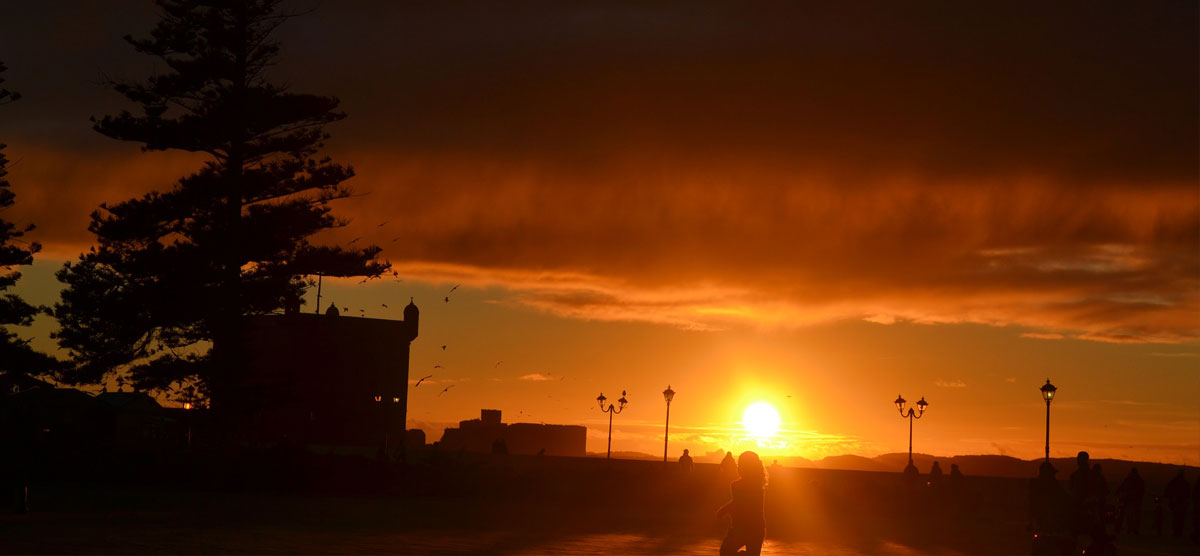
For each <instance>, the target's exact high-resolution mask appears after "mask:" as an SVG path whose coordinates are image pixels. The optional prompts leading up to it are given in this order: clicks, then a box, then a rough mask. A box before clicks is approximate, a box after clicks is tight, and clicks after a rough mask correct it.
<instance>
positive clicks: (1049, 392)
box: [1042, 378, 1058, 461]
mask: <svg viewBox="0 0 1200 556" xmlns="http://www.w3.org/2000/svg"><path fill="white" fill-rule="evenodd" d="M1057 391H1058V388H1055V387H1054V385H1053V384H1050V379H1048V378H1047V379H1046V383H1045V384H1043V385H1042V399H1043V400H1046V461H1050V402H1052V401H1054V393H1055V392H1057Z"/></svg>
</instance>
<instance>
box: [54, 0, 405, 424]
mask: <svg viewBox="0 0 1200 556" xmlns="http://www.w3.org/2000/svg"><path fill="white" fill-rule="evenodd" d="M156 3H157V5H158V7H159V9H160V10H161V12H162V19H161V20H160V21H159V23H158V24H157V25H156V26H155V28H154V29H153V31H152V32H151V35H150V38H148V39H135V38H132V37H128V36H127V37H125V40H126V41H127V42H129V43H130V44H131V45H133V47H134V48H135V49H136V50H137V51H138V52H140V53H143V54H147V55H150V56H154V57H157V58H159V59H161V60H162V61H163V62H164V63H165V65H166V68H167V70H168V71H166V72H165V73H161V74H157V75H153V76H151V77H149V78H148V79H146V80H145V81H142V82H114V83H112V84H111V85H112V87H113V88H114V89H115V90H116V91H117V92H119V93H120V94H122V95H123V96H125V97H126V98H127V99H128V100H130V101H132V102H134V103H135V104H137V105H139V106H140V109H141V110H140V113H139V114H134V113H131V112H128V111H122V112H121V113H119V114H117V115H115V116H113V115H110V116H105V117H103V118H101V119H99V120H93V122H94V124H95V125H94V127H95V129H96V131H98V132H100V133H101V134H103V135H106V136H108V137H111V138H114V139H119V140H122V141H132V142H137V143H141V144H142V148H143V150H150V151H157V150H180V151H188V152H195V153H205V154H207V155H208V157H209V160H208V161H207V162H206V163H205V164H204V166H203V167H202V168H200V169H199V170H197V171H196V172H195V173H192V174H190V175H187V176H185V177H183V178H181V179H180V180H179V181H178V182H177V183H175V184H174V185H173V186H171V187H170V188H169V189H167V190H165V191H161V192H159V191H155V192H152V193H149V194H147V195H145V196H143V197H141V198H137V199H131V200H128V201H124V202H121V203H117V204H115V205H107V204H105V205H101V209H100V210H98V211H96V212H94V213H93V214H92V222H91V225H90V227H89V230H91V231H92V232H93V233H95V234H96V239H97V243H98V245H97V246H96V247H94V248H93V249H92V250H91V251H89V252H88V253H85V254H84V255H82V256H81V257H80V259H79V261H77V262H75V263H73V264H71V263H68V264H67V265H66V266H64V267H63V269H62V270H60V271H59V273H58V278H59V280H61V281H62V282H64V283H65V284H66V288H65V289H64V291H63V293H62V298H61V300H60V302H59V303H58V304H57V305H56V306H55V308H54V313H55V316H56V317H57V318H58V319H59V322H60V324H61V330H60V331H59V332H58V333H57V334H56V335H55V336H56V338H57V339H58V341H59V344H60V345H61V346H62V347H63V348H65V349H67V350H68V351H69V352H70V354H71V357H72V361H73V363H74V365H73V366H72V367H71V368H70V369H69V370H67V371H64V375H65V376H66V377H67V378H68V379H69V380H71V381H73V382H75V383H93V384H94V383H98V382H101V381H103V380H104V379H105V377H106V376H108V375H110V374H113V373H122V374H125V373H127V374H128V375H129V377H130V378H131V380H132V382H133V384H134V386H135V387H137V388H141V389H152V390H172V389H175V388H179V387H180V386H179V385H188V384H191V385H195V386H197V387H198V388H199V389H200V391H201V392H202V394H203V395H205V396H207V397H208V398H209V399H210V402H211V405H212V406H213V407H226V408H230V407H234V406H238V405H239V401H247V400H248V394H247V393H246V392H245V391H244V390H243V389H242V386H241V384H240V378H241V377H242V376H243V372H242V371H243V370H244V361H245V346H244V345H243V342H244V340H243V318H244V317H245V316H246V315H253V314H262V313H268V312H273V311H276V310H279V309H281V308H283V307H285V306H286V305H287V304H288V303H289V302H293V303H294V302H295V301H297V300H298V299H299V297H300V296H301V295H302V294H303V292H304V289H305V288H306V284H305V282H304V280H303V279H302V277H303V276H305V275H309V274H322V275H325V276H378V275H379V274H381V273H382V272H384V271H385V270H387V269H388V268H389V267H390V265H389V264H388V263H387V262H386V261H379V260H377V258H376V257H377V255H378V254H379V252H380V251H381V249H380V248H379V247H376V246H370V247H364V248H359V249H355V250H345V249H341V248H337V247H321V246H315V245H313V244H311V243H310V242H309V239H310V238H311V236H312V235H313V234H315V233H317V232H319V231H321V230H325V229H328V228H332V227H338V226H344V225H345V224H346V222H345V221H343V220H339V219H336V218H334V216H333V215H332V214H331V212H330V210H331V209H330V207H329V203H330V201H333V200H336V199H342V198H345V197H347V196H349V195H350V191H349V190H348V189H347V188H346V187H345V186H344V185H343V182H344V181H346V180H347V179H349V178H350V177H352V176H353V175H354V172H353V170H351V168H349V167H348V166H343V165H340V164H336V163H334V162H332V161H331V160H330V159H329V158H318V157H317V152H318V151H319V150H320V149H321V147H322V146H323V141H324V140H325V139H326V138H328V135H327V134H326V133H325V131H324V127H325V126H326V125H327V124H330V123H333V122H336V121H338V120H341V119H342V118H344V117H345V114H343V113H341V112H339V111H338V110H337V108H338V99H336V98H333V97H324V96H316V95H309V94H300V93H293V92H290V91H288V90H287V88H286V87H284V86H280V85H276V84H272V83H271V82H269V81H268V80H267V78H266V72H267V70H268V69H269V68H270V67H271V66H272V65H273V63H274V62H275V60H276V59H277V57H278V54H279V44H278V43H277V42H275V41H273V40H271V35H272V33H273V32H274V31H275V29H276V28H277V27H278V26H279V25H280V24H282V23H284V22H285V21H287V20H288V19H289V18H290V17H291V16H290V15H289V14H285V13H281V11H280V10H279V9H278V5H279V1H278V0H245V1H243V0H239V1H229V0H158V1H157V2H156Z"/></svg>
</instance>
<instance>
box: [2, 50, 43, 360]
mask: <svg viewBox="0 0 1200 556" xmlns="http://www.w3.org/2000/svg"><path fill="white" fill-rule="evenodd" d="M7 70H8V68H7V67H5V65H4V64H3V63H0V85H3V84H4V77H3V76H2V74H3V73H4V72H5V71H7ZM19 98H21V95H20V94H18V93H16V92H14V91H10V90H8V89H5V88H3V87H0V106H3V105H6V104H10V103H12V102H14V101H16V100H17V99H19ZM4 148H5V145H4V144H3V143H0V210H3V209H6V208H8V207H11V206H12V205H13V203H14V202H15V198H16V195H15V194H14V193H13V192H12V190H11V189H9V188H10V187H11V184H10V183H9V182H8V179H7V176H8V157H6V156H4ZM32 230H33V225H32V224H28V225H25V226H18V225H16V224H14V223H12V222H9V221H7V220H5V219H3V218H0V372H2V373H21V374H31V375H40V374H44V373H46V372H48V371H50V370H52V369H53V367H54V363H55V361H54V359H53V358H51V357H49V356H47V355H45V354H43V353H39V352H37V351H35V350H34V349H33V348H31V347H30V346H29V341H28V340H23V339H21V337H20V336H18V335H16V334H15V333H13V332H11V331H10V330H8V329H7V328H6V327H8V326H29V325H30V324H33V318H34V317H35V316H37V314H38V313H39V312H40V311H41V310H40V309H39V308H38V307H34V306H33V305H30V304H29V303H27V302H25V300H23V299H21V298H20V297H19V296H17V295H16V294H11V293H4V292H6V291H7V290H8V289H9V288H11V287H12V286H14V285H16V283H17V280H20V279H21V273H20V272H18V271H16V270H15V268H14V267H18V266H24V265H29V264H33V255H34V254H35V253H37V252H38V251H39V250H41V245H39V244H37V243H36V242H27V241H25V240H23V239H21V238H22V237H24V236H25V234H26V233H27V232H29V231H32Z"/></svg>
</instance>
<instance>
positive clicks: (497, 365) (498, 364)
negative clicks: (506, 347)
mask: <svg viewBox="0 0 1200 556" xmlns="http://www.w3.org/2000/svg"><path fill="white" fill-rule="evenodd" d="M501 363H503V361H497V362H496V364H495V365H492V368H493V369H495V368H496V367H499V366H500V364H501Z"/></svg>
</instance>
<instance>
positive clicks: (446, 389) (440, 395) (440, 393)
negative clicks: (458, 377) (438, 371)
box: [438, 384, 454, 398]
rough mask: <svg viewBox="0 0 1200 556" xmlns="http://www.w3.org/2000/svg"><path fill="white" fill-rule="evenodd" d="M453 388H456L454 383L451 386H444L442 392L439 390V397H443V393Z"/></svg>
mask: <svg viewBox="0 0 1200 556" xmlns="http://www.w3.org/2000/svg"><path fill="white" fill-rule="evenodd" d="M451 388H454V385H453V384H451V385H450V386H447V387H445V388H442V391H441V392H438V397H439V398H440V397H442V394H445V393H446V392H449V391H450V389H451Z"/></svg>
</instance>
